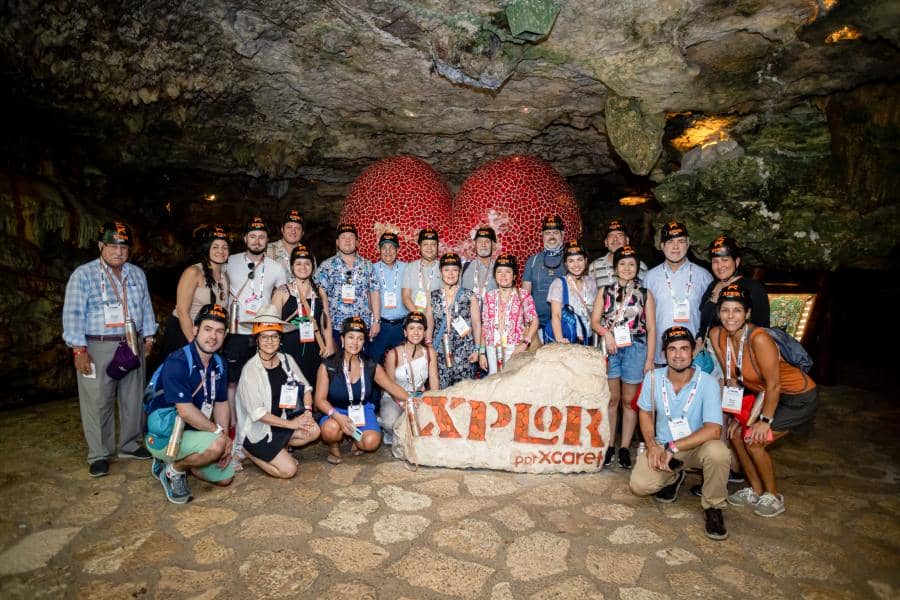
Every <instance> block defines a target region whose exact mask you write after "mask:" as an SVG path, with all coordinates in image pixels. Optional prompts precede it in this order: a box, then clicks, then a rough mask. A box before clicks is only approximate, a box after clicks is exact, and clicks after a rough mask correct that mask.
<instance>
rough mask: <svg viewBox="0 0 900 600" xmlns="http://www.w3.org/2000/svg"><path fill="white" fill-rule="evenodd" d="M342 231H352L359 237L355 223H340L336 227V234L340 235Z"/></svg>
mask: <svg viewBox="0 0 900 600" xmlns="http://www.w3.org/2000/svg"><path fill="white" fill-rule="evenodd" d="M342 233H352V234H353V235H355V236H356V237H357V238H358V237H359V232H358V231H356V225H354V224H353V223H341V224H340V225H338V228H337V236H338V237H341V234H342Z"/></svg>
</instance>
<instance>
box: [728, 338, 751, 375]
mask: <svg viewBox="0 0 900 600" xmlns="http://www.w3.org/2000/svg"><path fill="white" fill-rule="evenodd" d="M748 331H750V327H749V326H747V325H745V326H744V333H742V334H741V342H740V344H738V352H737V365H736V366H737V373H735V376H734V381H737V382H738V384H741V381H742V380H743V376H742V375H743V371H742V370H741V367H742V366H743V364H744V343H745V342H746V341H747V332H748ZM725 342H726V344H727V345H726V346H725V374H726V376H727V377H728V378H729V379H731V336H728V337H727V338H726V340H725Z"/></svg>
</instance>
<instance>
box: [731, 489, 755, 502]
mask: <svg viewBox="0 0 900 600" xmlns="http://www.w3.org/2000/svg"><path fill="white" fill-rule="evenodd" d="M757 502H759V496H757V495H756V492H754V491H753V488H752V487H745V488H742V489H740V490H738V491H736V492H735V493H733V494H731V495H730V496H728V504H730V505H732V506H756V503H757Z"/></svg>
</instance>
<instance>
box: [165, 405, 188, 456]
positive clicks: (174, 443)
mask: <svg viewBox="0 0 900 600" xmlns="http://www.w3.org/2000/svg"><path fill="white" fill-rule="evenodd" d="M182 434H184V419H182V418H181V417H179V416H176V417H175V425H174V426H173V427H172V433H171V434H170V435H169V443H168V444H166V452H165V457H166V460H168V461H169V462H171V461H173V460H175V459H176V458H178V451H179V450H180V449H181V436H182Z"/></svg>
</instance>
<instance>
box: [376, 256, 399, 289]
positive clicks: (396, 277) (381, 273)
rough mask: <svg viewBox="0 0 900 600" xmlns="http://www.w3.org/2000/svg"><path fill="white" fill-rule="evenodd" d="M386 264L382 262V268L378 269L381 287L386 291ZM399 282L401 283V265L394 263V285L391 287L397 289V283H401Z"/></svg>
mask: <svg viewBox="0 0 900 600" xmlns="http://www.w3.org/2000/svg"><path fill="white" fill-rule="evenodd" d="M386 266H387V265H386V264H384V263H381V268H380V269H378V276H379V277H380V278H381V289H382V290H384V291H386V290H387V289H388V284H387V280H386V279H385V278H384V268H385V267H386ZM399 283H400V265H398V264H397V263H394V285H392V286H391V288H390V289H392V290H396V289H397V285H399Z"/></svg>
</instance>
